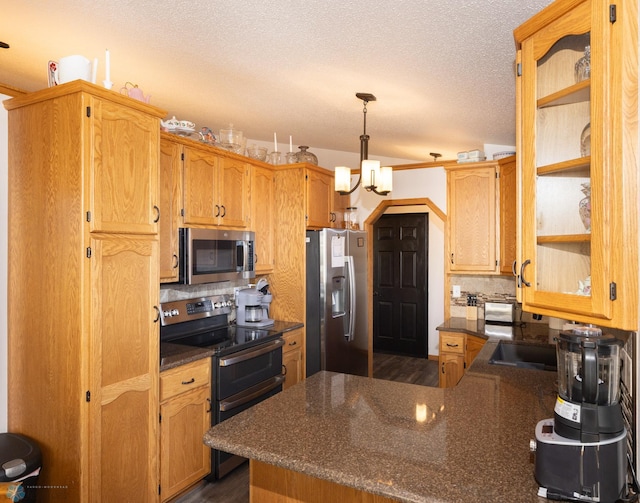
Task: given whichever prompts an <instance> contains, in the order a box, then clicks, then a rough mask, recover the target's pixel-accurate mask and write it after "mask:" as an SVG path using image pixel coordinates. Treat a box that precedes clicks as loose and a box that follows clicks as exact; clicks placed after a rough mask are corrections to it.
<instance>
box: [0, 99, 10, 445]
mask: <svg viewBox="0 0 640 503" xmlns="http://www.w3.org/2000/svg"><path fill="white" fill-rule="evenodd" d="M7 98H9V96H5V95H3V94H0V101H3V100H5V99H7ZM7 139H8V131H7V111H6V110H5V109H4V107H3V106H2V104H1V103H0V433H4V432H6V431H7V410H8V406H7V386H8V380H7V224H8V220H7V216H8V209H7V208H8V205H7V196H8V191H7V184H8V180H7V172H8V169H7V165H8V160H7V150H8V149H7V147H8V141H7Z"/></svg>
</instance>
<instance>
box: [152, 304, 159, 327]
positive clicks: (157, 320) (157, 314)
mask: <svg viewBox="0 0 640 503" xmlns="http://www.w3.org/2000/svg"><path fill="white" fill-rule="evenodd" d="M153 308H154V309H155V310H156V319H155V320H153V322H154V323H158V322H159V321H160V309H159V308H158V306H153Z"/></svg>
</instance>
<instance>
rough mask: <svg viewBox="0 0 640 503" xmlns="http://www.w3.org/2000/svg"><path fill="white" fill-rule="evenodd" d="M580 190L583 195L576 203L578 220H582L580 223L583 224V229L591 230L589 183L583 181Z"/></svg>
mask: <svg viewBox="0 0 640 503" xmlns="http://www.w3.org/2000/svg"><path fill="white" fill-rule="evenodd" d="M581 190H582V193H583V194H584V195H585V197H584V198H582V199H581V200H580V202H579V203H578V211H579V212H580V220H582V225H584V228H585V230H586V231H587V232H591V183H590V182H585V183H583V184H582V189H581Z"/></svg>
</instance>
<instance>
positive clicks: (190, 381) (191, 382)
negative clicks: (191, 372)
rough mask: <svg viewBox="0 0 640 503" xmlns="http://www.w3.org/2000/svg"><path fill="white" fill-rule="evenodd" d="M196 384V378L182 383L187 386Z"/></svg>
mask: <svg viewBox="0 0 640 503" xmlns="http://www.w3.org/2000/svg"><path fill="white" fill-rule="evenodd" d="M194 382H196V378H195V377H192V378H191V379H189V380H188V381H182V384H183V385H185V386H186V385H187V384H193V383H194Z"/></svg>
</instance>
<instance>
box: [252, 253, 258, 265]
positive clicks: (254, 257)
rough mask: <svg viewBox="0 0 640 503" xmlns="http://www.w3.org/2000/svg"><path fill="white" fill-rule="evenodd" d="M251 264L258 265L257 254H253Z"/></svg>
mask: <svg viewBox="0 0 640 503" xmlns="http://www.w3.org/2000/svg"><path fill="white" fill-rule="evenodd" d="M253 262H254V263H255V264H257V263H258V254H257V253H254V254H253Z"/></svg>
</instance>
